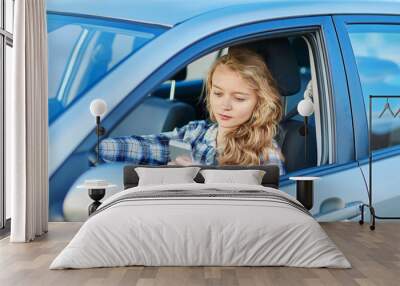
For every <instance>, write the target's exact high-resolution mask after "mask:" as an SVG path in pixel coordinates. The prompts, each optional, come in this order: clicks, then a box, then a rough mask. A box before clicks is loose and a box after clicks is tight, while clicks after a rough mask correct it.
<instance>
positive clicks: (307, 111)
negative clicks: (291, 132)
mask: <svg viewBox="0 0 400 286" xmlns="http://www.w3.org/2000/svg"><path fill="white" fill-rule="evenodd" d="M297 111H298V112H299V114H300V115H301V116H303V117H304V126H303V127H302V128H300V130H299V133H300V135H301V136H304V158H305V160H307V159H308V154H307V150H308V149H307V134H308V117H309V116H311V115H312V114H313V113H314V103H313V96H312V86H311V81H310V82H309V83H308V84H307V87H306V90H305V92H304V99H303V100H301V101H300V102H299V103H298V104H297Z"/></svg>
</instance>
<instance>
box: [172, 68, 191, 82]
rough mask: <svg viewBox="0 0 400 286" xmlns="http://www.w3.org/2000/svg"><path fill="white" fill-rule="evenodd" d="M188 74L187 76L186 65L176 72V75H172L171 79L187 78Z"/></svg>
mask: <svg viewBox="0 0 400 286" xmlns="http://www.w3.org/2000/svg"><path fill="white" fill-rule="evenodd" d="M186 76H187V67H184V68H183V69H181V70H180V71H178V72H177V73H176V74H174V76H173V77H171V78H170V80H176V81H180V80H185V79H186Z"/></svg>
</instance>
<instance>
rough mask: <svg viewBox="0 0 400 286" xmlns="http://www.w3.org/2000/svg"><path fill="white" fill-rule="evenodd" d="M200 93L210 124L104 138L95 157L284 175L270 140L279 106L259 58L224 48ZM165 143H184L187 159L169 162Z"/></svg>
mask: <svg viewBox="0 0 400 286" xmlns="http://www.w3.org/2000/svg"><path fill="white" fill-rule="evenodd" d="M206 92H207V93H206V105H207V109H208V112H209V115H210V121H211V122H209V121H206V120H201V121H191V122H189V123H188V124H187V125H185V126H183V127H181V128H175V130H173V131H171V132H164V133H161V134H157V135H145V136H136V135H133V136H126V137H117V138H107V139H105V140H103V141H102V142H101V144H100V147H99V152H100V157H101V158H102V159H103V160H104V161H106V162H110V161H130V162H132V163H134V164H151V165H165V164H168V163H169V164H171V163H172V164H179V165H191V164H196V165H197V164H202V165H263V164H277V165H278V166H279V168H280V174H281V175H282V174H284V173H285V169H284V165H283V156H282V154H281V151H280V149H279V147H278V145H277V143H276V142H275V140H274V136H275V135H276V132H277V126H278V123H279V120H280V118H281V115H282V107H281V103H280V98H279V93H278V90H277V87H276V84H275V82H274V79H273V78H272V76H271V73H270V72H269V70H268V68H267V66H266V64H265V63H264V61H263V59H262V58H261V57H260V56H259V55H257V54H256V53H254V52H251V51H249V50H245V49H239V48H232V49H230V51H229V52H228V54H227V55H224V56H222V57H220V58H219V59H218V60H217V61H216V62H215V64H214V65H213V66H212V68H211V69H210V71H209V73H208V77H207V83H206ZM171 140H183V141H185V142H187V143H190V145H191V147H192V151H191V152H192V156H191V157H192V158H190V157H188V156H186V157H185V156H181V157H177V158H176V159H175V161H173V162H171V161H170V156H169V142H170V141H171Z"/></svg>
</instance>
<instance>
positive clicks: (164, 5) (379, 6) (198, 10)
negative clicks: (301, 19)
mask: <svg viewBox="0 0 400 286" xmlns="http://www.w3.org/2000/svg"><path fill="white" fill-rule="evenodd" d="M251 5H254V7H255V8H257V7H260V5H262V6H263V7H264V8H265V7H268V8H270V11H271V13H270V15H271V16H270V17H271V19H272V18H274V16H273V15H274V10H282V8H285V11H286V17H290V16H291V15H292V14H296V16H298V13H296V10H297V9H300V10H301V11H304V12H303V16H310V15H326V14H359V13H363V14H388V15H399V14H400V2H399V1H396V0H392V1H390V0H374V1H368V0H367V1H366V0H336V1H320V0H319V1H316V0H212V1H210V0H198V1H187V0H146V1H139V0H136V1H135V0H115V1H110V0H96V1H92V0H48V1H47V11H51V12H59V13H71V14H84V15H92V16H99V17H107V18H115V19H123V20H129V21H136V22H144V23H150V24H157V25H162V26H166V27H173V26H176V25H178V24H179V23H182V22H184V21H187V20H189V19H191V18H193V17H196V16H199V15H202V14H206V13H209V12H212V11H215V10H223V9H231V8H235V9H237V8H240V6H243V7H246V8H247V9H248V8H249V7H248V6H251ZM280 17H282V14H280Z"/></svg>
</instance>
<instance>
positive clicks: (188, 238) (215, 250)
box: [50, 183, 351, 269]
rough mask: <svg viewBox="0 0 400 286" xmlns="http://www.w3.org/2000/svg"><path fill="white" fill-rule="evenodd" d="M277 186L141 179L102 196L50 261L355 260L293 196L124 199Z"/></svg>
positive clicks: (343, 264)
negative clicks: (137, 184)
mask: <svg viewBox="0 0 400 286" xmlns="http://www.w3.org/2000/svg"><path fill="white" fill-rule="evenodd" d="M207 189H214V191H215V190H217V191H224V190H225V191H228V190H229V191H232V190H236V191H239V190H242V191H243V190H244V191H246V190H263V191H265V192H269V193H270V194H274V195H278V196H283V197H285V198H289V199H290V200H292V201H294V202H297V201H296V200H294V199H293V198H292V197H290V196H289V195H287V194H285V193H283V192H281V191H279V190H276V189H273V188H267V187H262V186H254V185H238V184H195V183H194V184H179V185H164V186H146V187H135V188H131V189H128V190H125V191H123V192H120V193H117V194H115V195H114V196H112V197H110V198H108V199H107V200H106V201H104V202H103V204H102V205H101V207H100V208H99V210H101V209H102V208H103V210H102V211H99V212H98V213H97V214H95V215H93V216H92V217H90V218H89V219H88V220H87V221H86V222H85V223H84V224H83V225H82V227H81V229H80V230H79V232H78V233H77V234H76V235H75V237H74V238H73V239H72V241H71V242H70V243H69V244H68V245H67V246H66V247H65V249H64V250H63V251H62V252H61V253H60V254H59V255H58V256H57V257H56V259H55V260H54V261H53V262H52V264H51V265H50V269H62V268H90V267H111V266H126V265H146V266H187V265H219V266H228V265H229V266H240V265H247V266H269V265H271V266H283V265H284V266H294V267H333V268H350V267H351V266H350V263H349V262H348V261H347V259H346V258H345V257H344V255H343V254H342V252H341V251H340V250H338V249H337V247H336V246H335V244H334V243H333V242H332V241H331V240H330V238H329V237H328V236H327V235H326V233H325V232H324V230H323V229H322V228H321V227H320V225H319V224H318V223H317V222H316V221H315V220H314V219H313V218H312V217H311V216H310V215H308V214H307V213H305V212H302V211H301V210H299V209H298V208H295V207H293V206H291V205H289V204H285V203H282V202H278V201H274V200H264V199H262V198H251V197H249V198H246V197H240V198H236V197H234V196H233V197H223V198H221V197H200V198H199V197H173V198H148V199H146V198H142V199H134V200H122V201H120V202H118V203H113V202H115V201H118V200H119V199H121V197H129V194H137V193H136V192H145V191H160V192H162V191H168V190H191V191H199V192H201V191H202V192H207Z"/></svg>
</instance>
